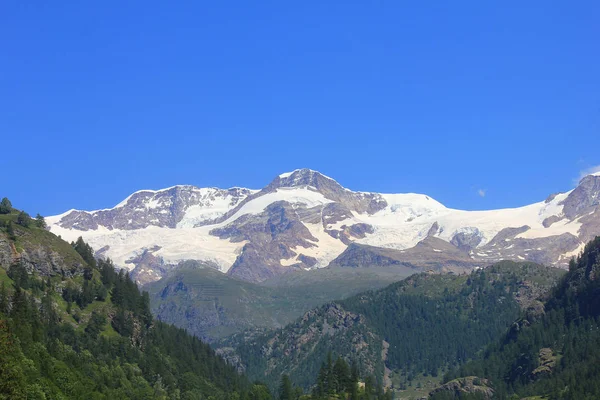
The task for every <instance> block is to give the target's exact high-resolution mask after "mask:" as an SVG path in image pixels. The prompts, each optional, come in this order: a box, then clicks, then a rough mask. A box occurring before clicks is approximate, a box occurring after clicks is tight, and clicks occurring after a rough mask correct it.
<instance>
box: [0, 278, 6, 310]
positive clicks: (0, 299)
mask: <svg viewBox="0 0 600 400" xmlns="http://www.w3.org/2000/svg"><path fill="white" fill-rule="evenodd" d="M7 313H8V292H7V291H6V285H5V284H4V281H2V286H0V314H7Z"/></svg>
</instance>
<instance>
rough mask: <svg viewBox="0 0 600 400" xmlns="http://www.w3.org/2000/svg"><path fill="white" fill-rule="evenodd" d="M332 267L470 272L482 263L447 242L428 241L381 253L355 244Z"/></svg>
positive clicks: (376, 249) (376, 248)
mask: <svg viewBox="0 0 600 400" xmlns="http://www.w3.org/2000/svg"><path fill="white" fill-rule="evenodd" d="M331 265H332V266H339V267H353V268H357V267H363V268H364V267H387V266H395V265H400V266H405V267H409V268H415V269H426V270H427V269H433V270H436V271H442V270H443V271H451V270H462V269H471V268H474V267H477V266H480V265H481V263H478V262H476V261H474V260H473V259H471V258H470V257H469V255H468V254H467V253H465V252H463V251H461V250H460V249H458V248H456V247H454V246H453V245H451V244H449V243H448V242H446V241H444V240H441V239H438V238H435V237H428V238H426V239H424V240H422V241H421V242H419V243H418V244H417V245H416V246H415V247H413V248H410V249H407V250H394V249H382V248H379V247H372V246H366V245H361V244H356V243H353V244H351V245H349V246H348V248H347V249H346V251H344V252H343V253H342V254H341V255H340V256H339V257H338V258H336V259H335V260H333V261H332V262H331Z"/></svg>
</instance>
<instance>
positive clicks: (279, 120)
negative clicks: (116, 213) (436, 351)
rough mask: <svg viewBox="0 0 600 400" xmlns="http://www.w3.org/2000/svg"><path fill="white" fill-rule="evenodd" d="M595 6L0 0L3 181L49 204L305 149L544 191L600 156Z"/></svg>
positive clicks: (440, 196) (211, 175) (398, 188)
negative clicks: (599, 148) (42, 0)
mask: <svg viewBox="0 0 600 400" xmlns="http://www.w3.org/2000/svg"><path fill="white" fill-rule="evenodd" d="M123 3H127V4H123ZM432 3H436V4H432ZM492 3H493V4H492ZM599 20H600V3H598V2H597V1H579V2H553V1H550V2H549V1H530V2H516V1H515V2H513V1H508V2H481V1H462V2H410V4H409V2H398V1H365V0H361V1H304V2H281V1H273V2H261V1H259V2H241V1H240V2H235V1H233V2H204V1H196V2H187V3H186V2H162V1H161V2H148V1H144V2H141V1H140V2H111V1H104V2H75V1H73V2H71V1H61V2H52V4H50V3H48V2H41V1H28V2H22V1H10V0H9V1H4V2H2V4H1V5H0V36H1V37H2V40H0V93H1V95H0V142H1V145H0V146H1V147H0V149H1V150H2V154H1V155H0V159H2V165H3V172H4V173H3V177H2V179H1V181H0V182H1V183H0V196H8V197H9V198H11V199H12V201H13V203H14V205H15V206H17V207H20V208H24V209H26V210H28V211H29V212H30V213H33V214H35V213H36V212H40V213H42V214H45V215H51V214H56V213H60V212H63V211H65V210H67V209H70V208H79V209H95V208H105V207H111V206H113V205H115V204H116V203H118V202H119V201H120V200H122V199H123V198H124V197H126V196H127V195H128V194H130V193H131V192H133V191H135V190H139V189H146V188H149V189H158V188H162V187H167V186H172V185H175V184H194V185H198V186H218V187H230V186H246V187H251V188H260V187H262V186H264V185H266V184H267V183H268V182H269V181H270V180H271V179H272V178H273V177H274V176H276V175H278V174H279V173H281V172H284V171H288V170H293V169H295V168H301V167H309V168H312V169H316V170H320V171H322V172H323V173H325V174H327V175H329V176H332V177H334V178H335V179H337V180H338V181H339V182H340V183H341V184H343V185H344V186H346V187H349V188H351V189H354V190H365V191H379V192H419V193H426V194H429V195H431V196H432V197H434V198H436V199H437V200H439V201H441V202H443V203H444V204H446V205H447V206H451V207H456V208H466V209H485V208H497V207H512V206H518V205H523V204H526V203H531V202H534V201H539V200H542V199H544V198H545V197H546V196H547V195H548V194H550V193H553V192H556V191H561V190H568V189H570V188H571V187H572V185H573V179H575V178H577V177H578V175H579V173H580V171H581V170H584V169H587V168H592V167H594V166H596V165H599V164H600V152H598V142H599V141H598V138H599V137H600V74H599V73H598V71H600V52H599V51H598V38H599V37H600V24H598V21H599ZM480 191H481V193H480ZM484 192H485V196H480V194H484Z"/></svg>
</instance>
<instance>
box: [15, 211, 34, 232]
mask: <svg viewBox="0 0 600 400" xmlns="http://www.w3.org/2000/svg"><path fill="white" fill-rule="evenodd" d="M17 224H19V225H21V226H22V227H24V228H28V227H29V225H30V224H31V217H30V216H29V214H27V213H26V212H25V211H21V212H20V213H19V215H18V216H17Z"/></svg>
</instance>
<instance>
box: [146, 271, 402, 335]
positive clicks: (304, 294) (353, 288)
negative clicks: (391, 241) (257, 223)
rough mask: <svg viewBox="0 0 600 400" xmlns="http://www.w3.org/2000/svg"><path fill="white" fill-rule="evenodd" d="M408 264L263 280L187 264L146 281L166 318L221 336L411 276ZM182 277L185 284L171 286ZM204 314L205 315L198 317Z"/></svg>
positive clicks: (279, 321)
mask: <svg viewBox="0 0 600 400" xmlns="http://www.w3.org/2000/svg"><path fill="white" fill-rule="evenodd" d="M411 272H412V270H410V269H407V268H395V269H386V270H383V269H382V270H381V271H378V272H377V273H374V271H373V269H369V270H366V269H365V270H361V269H352V270H350V269H343V270H342V269H340V268H332V269H329V268H325V269H322V270H316V271H305V272H300V273H290V274H287V275H284V276H283V277H280V278H278V279H277V280H272V281H268V282H265V283H264V284H261V285H258V284H254V283H249V282H245V281H241V280H239V279H235V278H232V277H229V276H227V275H225V274H222V273H220V272H218V271H215V270H214V269H211V268H193V267H183V268H180V269H178V270H176V271H175V272H174V273H173V274H171V275H170V276H168V277H167V278H164V279H162V280H161V281H158V282H154V283H152V284H149V285H147V287H146V289H147V290H148V291H149V292H150V295H151V301H152V308H153V312H154V313H155V314H156V315H157V316H159V317H160V318H161V319H162V320H164V321H166V322H171V323H173V324H175V325H177V326H180V327H185V328H187V329H189V330H190V331H191V332H193V333H194V334H197V335H199V336H200V337H203V338H205V339H209V340H217V339H220V338H223V337H226V336H228V335H231V334H233V333H237V332H240V331H242V330H244V329H250V328H276V327H281V326H284V325H286V324H288V323H289V322H291V321H293V320H294V319H296V318H297V317H299V316H300V315H302V314H303V313H304V312H306V311H308V310H309V309H311V308H314V307H316V306H318V305H320V304H323V303H326V302H329V301H331V300H336V299H343V298H346V297H348V296H351V295H354V294H356V293H359V292H362V291H365V290H370V289H377V288H381V287H384V286H386V285H388V284H389V283H391V282H395V281H398V280H400V279H403V278H404V277H406V276H408V275H409V274H410V273H411ZM178 282H182V283H183V285H184V286H185V290H178V291H175V290H170V291H169V294H168V295H163V291H164V290H165V288H166V287H169V288H174V286H175V285H176V284H177V283H178ZM198 319H201V320H203V321H198Z"/></svg>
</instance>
